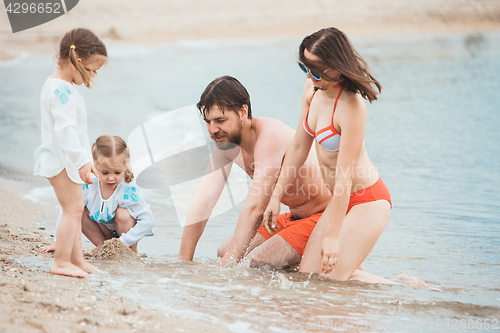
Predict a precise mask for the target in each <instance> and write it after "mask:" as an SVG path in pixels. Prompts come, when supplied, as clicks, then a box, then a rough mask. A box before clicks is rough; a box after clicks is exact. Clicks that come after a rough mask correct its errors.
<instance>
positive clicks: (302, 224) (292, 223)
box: [258, 212, 323, 256]
mask: <svg viewBox="0 0 500 333" xmlns="http://www.w3.org/2000/svg"><path fill="white" fill-rule="evenodd" d="M321 214H323V212H320V213H316V214H313V215H311V216H309V217H306V218H303V219H297V220H292V214H291V213H284V214H279V215H278V218H277V222H278V232H277V233H274V232H273V236H274V235H276V234H278V235H280V236H281V237H283V238H284V239H285V240H286V241H287V242H288V244H290V245H291V246H292V247H293V248H294V249H295V250H296V251H297V252H298V253H299V254H300V255H301V256H302V254H304V249H305V248H306V244H307V241H308V240H309V236H311V232H312V231H313V229H314V227H315V226H316V222H318V220H319V218H320V217H321ZM258 233H259V234H261V235H262V236H264V238H265V239H266V240H267V239H269V238H271V236H269V234H268V233H267V231H266V229H264V227H263V226H262V224H261V225H260V228H259V230H258Z"/></svg>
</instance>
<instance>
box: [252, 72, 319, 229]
mask: <svg viewBox="0 0 500 333" xmlns="http://www.w3.org/2000/svg"><path fill="white" fill-rule="evenodd" d="M312 94H313V85H312V81H311V80H307V82H306V84H305V86H304V90H303V92H302V109H301V112H300V119H299V124H298V126H297V130H296V131H295V136H294V137H293V140H292V142H291V144H290V146H289V147H288V149H287V151H286V153H285V158H284V159H283V163H282V165H281V172H280V175H279V178H278V181H277V182H276V185H275V187H274V191H273V194H272V196H271V199H270V201H269V204H268V206H267V208H266V210H265V212H264V216H263V221H262V222H263V226H264V228H265V229H266V231H267V232H268V233H269V234H270V235H271V230H272V231H274V232H276V228H275V226H276V218H277V217H278V214H279V211H280V201H281V198H283V196H284V195H285V193H286V190H287V187H288V186H291V185H292V182H293V181H294V180H295V178H296V177H297V174H298V172H299V168H300V167H301V166H302V165H303V164H304V162H305V161H306V159H307V156H308V155H309V151H310V150H311V145H312V143H313V140H314V138H313V137H311V136H310V135H309V134H308V133H307V132H306V131H305V130H304V126H303V123H304V118H305V116H306V113H307V110H308V109H309V105H310V103H311V97H312Z"/></svg>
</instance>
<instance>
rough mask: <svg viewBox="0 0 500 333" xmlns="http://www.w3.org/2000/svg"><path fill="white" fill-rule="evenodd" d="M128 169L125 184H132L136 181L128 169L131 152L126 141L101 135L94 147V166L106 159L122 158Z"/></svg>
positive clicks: (117, 137)
mask: <svg viewBox="0 0 500 333" xmlns="http://www.w3.org/2000/svg"><path fill="white" fill-rule="evenodd" d="M122 155H123V161H124V163H125V166H126V167H127V169H126V170H125V182H126V183H130V182H131V181H132V179H134V174H133V173H132V171H130V169H129V168H128V163H129V162H130V152H129V150H128V147H127V143H126V142H125V140H123V139H122V138H120V137H119V136H111V135H101V136H100V137H98V138H97V140H95V143H94V144H93V145H92V158H93V159H94V164H96V165H97V164H99V163H102V162H103V160H104V159H105V158H113V157H116V156H122Z"/></svg>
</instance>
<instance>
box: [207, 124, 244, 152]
mask: <svg viewBox="0 0 500 333" xmlns="http://www.w3.org/2000/svg"><path fill="white" fill-rule="evenodd" d="M223 133H224V135H226V136H227V140H228V141H227V142H217V141H216V140H215V138H216V137H215V135H213V134H212V135H211V137H212V140H214V141H215V144H216V145H217V148H219V149H220V150H229V149H233V148H236V147H238V145H239V144H240V143H241V128H240V130H239V131H238V132H236V133H232V134H228V133H226V132H223Z"/></svg>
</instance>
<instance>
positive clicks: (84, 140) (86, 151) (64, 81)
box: [35, 28, 107, 277]
mask: <svg viewBox="0 0 500 333" xmlns="http://www.w3.org/2000/svg"><path fill="white" fill-rule="evenodd" d="M106 60H107V51H106V46H105V45H104V44H103V43H102V42H101V40H100V39H99V38H98V37H97V36H96V35H95V34H94V33H92V32H91V31H90V30H87V29H81V28H80V29H74V30H71V31H70V32H68V33H66V35H64V37H63V39H62V40H61V43H60V49H59V56H58V63H57V69H56V70H55V71H54V73H52V75H51V76H50V77H49V78H48V79H47V81H45V84H44V86H43V88H42V93H41V102H40V108H41V115H42V124H41V127H42V144H41V145H40V147H38V149H37V150H36V151H35V175H40V176H44V177H46V178H47V179H48V180H49V182H50V184H51V185H52V187H53V188H54V191H55V193H56V196H57V199H58V201H59V203H60V205H61V208H62V211H63V216H62V219H61V221H60V224H59V228H58V230H57V234H56V235H57V243H56V248H55V256H54V263H53V264H52V267H51V268H50V271H51V272H52V273H53V274H60V275H68V276H74V277H87V276H89V273H92V272H95V271H98V269H97V268H96V267H95V266H93V265H91V264H90V263H88V262H86V261H85V260H84V258H83V253H82V242H81V232H80V230H81V226H80V224H81V217H82V214H83V198H82V187H81V186H82V185H81V184H82V183H84V182H85V183H87V184H92V180H91V173H94V174H97V171H96V169H95V168H94V166H93V165H92V163H91V158H90V145H89V139H88V136H87V116H86V112H85V103H84V100H83V97H82V96H81V95H80V94H79V93H78V91H77V90H76V88H75V86H74V85H81V84H82V83H83V84H85V86H86V87H87V88H90V86H91V84H92V79H93V78H95V76H96V75H97V70H99V69H100V68H101V67H102V66H103V65H104V63H105V62H106Z"/></svg>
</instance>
